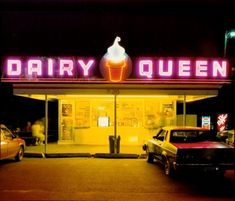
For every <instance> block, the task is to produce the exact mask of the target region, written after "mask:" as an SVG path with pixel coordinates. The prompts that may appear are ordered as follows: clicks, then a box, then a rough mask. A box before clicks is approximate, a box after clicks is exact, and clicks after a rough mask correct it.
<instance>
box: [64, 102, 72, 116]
mask: <svg viewBox="0 0 235 201" xmlns="http://www.w3.org/2000/svg"><path fill="white" fill-rule="evenodd" d="M62 116H64V117H71V116H72V104H69V103H62Z"/></svg>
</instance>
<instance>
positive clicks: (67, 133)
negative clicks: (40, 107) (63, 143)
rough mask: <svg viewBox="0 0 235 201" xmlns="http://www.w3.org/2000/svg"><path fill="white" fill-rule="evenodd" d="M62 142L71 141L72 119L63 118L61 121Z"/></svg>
mask: <svg viewBox="0 0 235 201" xmlns="http://www.w3.org/2000/svg"><path fill="white" fill-rule="evenodd" d="M61 126H62V140H72V133H73V120H72V118H64V119H63V120H62V124H61Z"/></svg>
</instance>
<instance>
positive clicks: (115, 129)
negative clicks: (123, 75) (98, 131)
mask: <svg viewBox="0 0 235 201" xmlns="http://www.w3.org/2000/svg"><path fill="white" fill-rule="evenodd" d="M114 139H115V141H114V153H117V94H116V93H114Z"/></svg>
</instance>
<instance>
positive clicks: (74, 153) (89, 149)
mask: <svg viewBox="0 0 235 201" xmlns="http://www.w3.org/2000/svg"><path fill="white" fill-rule="evenodd" d="M24 156H25V157H39V158H41V157H47V158H52V157H55V158H56V157H99V158H143V157H145V152H144V151H143V149H142V146H133V145H132V146H125V145H121V146H120V153H119V154H114V153H110V151H109V146H108V145H73V144H56V143H49V144H47V146H46V147H45V145H44V144H43V145H37V146H26V149H25V154H24Z"/></svg>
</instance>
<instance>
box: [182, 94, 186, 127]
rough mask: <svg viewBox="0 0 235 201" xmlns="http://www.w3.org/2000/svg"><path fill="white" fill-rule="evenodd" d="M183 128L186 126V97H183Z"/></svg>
mask: <svg viewBox="0 0 235 201" xmlns="http://www.w3.org/2000/svg"><path fill="white" fill-rule="evenodd" d="M183 126H186V95H184V102H183Z"/></svg>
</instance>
